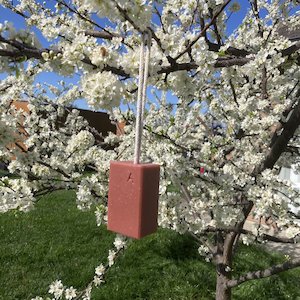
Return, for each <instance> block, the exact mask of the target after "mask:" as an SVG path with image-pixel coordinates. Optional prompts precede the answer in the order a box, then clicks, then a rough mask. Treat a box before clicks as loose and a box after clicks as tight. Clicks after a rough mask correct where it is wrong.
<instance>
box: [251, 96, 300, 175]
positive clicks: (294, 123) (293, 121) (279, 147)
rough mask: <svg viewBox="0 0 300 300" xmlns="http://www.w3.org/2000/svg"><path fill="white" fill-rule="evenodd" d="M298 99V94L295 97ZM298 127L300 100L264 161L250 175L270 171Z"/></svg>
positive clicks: (299, 121)
mask: <svg viewBox="0 0 300 300" xmlns="http://www.w3.org/2000/svg"><path fill="white" fill-rule="evenodd" d="M297 97H298V98H300V92H299V93H298V95H297ZM299 125H300V99H298V103H297V105H296V106H295V108H294V110H293V112H292V114H291V116H290V118H289V119H288V121H287V122H286V123H285V124H284V125H283V131H282V133H281V135H280V136H278V137H277V139H276V141H275V142H274V144H273V146H272V147H271V149H270V151H269V153H268V154H267V156H266V158H265V160H264V161H263V162H262V163H261V164H260V165H259V166H257V167H256V168H255V170H254V171H253V173H252V175H253V176H256V175H258V174H259V173H261V172H262V171H264V170H265V169H272V168H273V166H274V165H275V163H276V162H277V160H278V159H279V157H280V155H281V154H282V153H283V152H284V151H285V149H286V147H287V145H288V142H289V141H290V139H291V138H292V137H293V136H294V134H295V131H296V130H297V128H298V127H299Z"/></svg>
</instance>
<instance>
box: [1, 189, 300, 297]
mask: <svg viewBox="0 0 300 300" xmlns="http://www.w3.org/2000/svg"><path fill="white" fill-rule="evenodd" d="M74 198H75V195H74V193H72V192H67V191H62V192H56V193H53V194H51V195H48V196H45V197H44V198H43V199H41V200H40V202H39V203H38V204H37V209H36V210H34V211H32V212H30V213H27V214H21V213H17V214H13V213H8V214H4V215H0V265H1V268H0V299H1V300H2V299H3V300H11V299H13V300H15V299H20V300H23V299H31V298H32V297H34V296H37V295H41V296H45V295H46V294H47V290H48V286H49V284H50V283H51V282H52V281H54V280H56V279H61V280H62V282H63V283H64V284H65V285H68V286H70V285H73V286H74V287H75V288H77V289H81V288H83V287H84V286H85V284H86V283H87V282H89V281H90V280H91V278H92V277H93V274H94V268H95V266H96V265H98V264H99V263H100V262H106V256H107V252H108V249H110V248H111V246H112V241H113V239H114V235H113V234H112V233H109V232H108V231H106V229H105V228H104V227H102V228H101V229H100V228H98V227H96V226H95V218H94V214H93V213H92V212H81V211H78V210H77V208H76V206H75V200H74ZM282 261H283V258H282V257H281V256H279V255H277V254H269V253H267V252H265V251H264V250H262V249H261V248H259V247H240V249H239V252H238V257H237V259H236V261H235V265H234V271H235V272H236V273H237V274H239V273H243V272H245V271H248V270H256V269H259V268H264V267H267V266H269V265H271V264H272V263H278V262H282ZM299 278H300V270H299V269H298V270H293V271H288V272H286V273H282V274H280V275H279V276H273V277H270V278H266V279H263V280H257V281H252V282H249V283H246V284H243V285H241V286H240V287H239V288H237V289H235V290H234V296H233V299H268V300H270V299H274V300H275V299H276V300H277V299H292V300H295V299H300V288H299V286H298V284H299ZM106 280H107V283H106V284H104V285H103V286H101V287H100V288H98V289H94V290H93V294H92V295H93V297H92V299H96V300H98V299H100V300H102V299H109V300H111V299H120V300H123V299H124V300H125V299H126V300H127V299H128V300H130V299H147V300H148V299H159V300H164V299H172V300H173V299H214V289H215V271H214V268H213V266H212V265H211V264H210V263H207V262H205V261H204V260H203V259H201V258H200V257H199V256H198V254H197V245H196V243H195V242H194V241H193V240H192V239H191V238H190V237H189V236H180V235H178V234H176V233H174V232H171V231H168V230H159V231H158V233H156V234H154V235H151V236H149V237H146V238H144V239H142V240H140V241H134V242H132V243H131V244H130V245H129V247H128V249H127V250H126V251H125V254H124V255H123V256H121V257H120V258H119V259H118V261H117V263H116V264H115V265H114V266H113V267H112V268H111V270H110V271H109V273H108V274H107V277H106Z"/></svg>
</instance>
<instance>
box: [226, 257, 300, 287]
mask: <svg viewBox="0 0 300 300" xmlns="http://www.w3.org/2000/svg"><path fill="white" fill-rule="evenodd" d="M297 267H300V258H296V259H293V260H290V261H287V262H285V263H283V264H278V265H275V266H272V267H270V268H267V269H265V270H259V271H255V272H249V273H247V274H245V275H242V276H240V277H239V278H236V279H232V280H229V281H228V282H227V287H229V288H233V287H235V286H238V285H240V284H241V283H244V282H246V281H249V280H254V279H260V278H266V277H270V276H272V275H275V274H278V273H281V272H284V271H287V270H290V269H294V268H297Z"/></svg>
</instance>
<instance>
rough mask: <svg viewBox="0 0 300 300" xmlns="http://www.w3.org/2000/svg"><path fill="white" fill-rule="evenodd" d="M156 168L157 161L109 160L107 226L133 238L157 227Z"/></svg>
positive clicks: (157, 187) (142, 235) (157, 168)
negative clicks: (154, 162) (144, 162)
mask: <svg viewBox="0 0 300 300" xmlns="http://www.w3.org/2000/svg"><path fill="white" fill-rule="evenodd" d="M159 170H160V166H159V165H156V164H134V163H133V162H130V161H123V162H122V161H121V162H120V161H111V162H110V174H109V192H108V225H107V228H108V230H111V231H114V232H117V233H121V234H123V235H126V236H128V237H133V238H136V239H139V238H142V237H144V236H146V235H148V234H151V233H153V232H155V231H156V229H157V214H158V194H159Z"/></svg>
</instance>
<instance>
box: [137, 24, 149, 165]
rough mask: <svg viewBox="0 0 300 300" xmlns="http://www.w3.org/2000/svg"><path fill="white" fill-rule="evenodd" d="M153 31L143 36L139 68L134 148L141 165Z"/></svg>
mask: <svg viewBox="0 0 300 300" xmlns="http://www.w3.org/2000/svg"><path fill="white" fill-rule="evenodd" d="M151 38H152V37H151V31H150V30H148V31H147V32H146V33H143V35H142V44H141V50H140V66H139V84H138V100H137V115H136V126H135V147H134V163H135V164H138V163H140V156H141V145H142V133H143V117H144V110H145V103H146V92H147V79H148V73H149V62H150V49H151Z"/></svg>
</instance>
